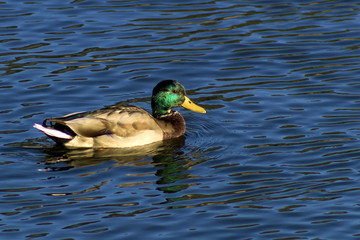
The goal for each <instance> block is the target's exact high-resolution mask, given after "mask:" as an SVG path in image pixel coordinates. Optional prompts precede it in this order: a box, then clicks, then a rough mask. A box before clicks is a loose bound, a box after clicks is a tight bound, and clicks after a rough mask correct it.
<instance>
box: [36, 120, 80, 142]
mask: <svg viewBox="0 0 360 240" xmlns="http://www.w3.org/2000/svg"><path fill="white" fill-rule="evenodd" d="M33 127H34V128H36V129H38V130H40V131H42V132H43V133H45V134H46V135H48V136H49V137H52V138H61V139H73V137H72V136H70V135H69V134H67V133H64V132H62V131H59V130H56V129H54V128H47V127H44V126H43V125H40V124H37V123H35V124H34V126H33Z"/></svg>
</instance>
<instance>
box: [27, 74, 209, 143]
mask: <svg viewBox="0 0 360 240" xmlns="http://www.w3.org/2000/svg"><path fill="white" fill-rule="evenodd" d="M179 106H182V107H184V108H186V109H189V110H192V111H194V112H198V113H206V110H205V109H204V108H202V107H200V106H198V105H196V104H195V103H193V102H192V101H191V100H190V99H189V98H188V97H187V96H186V92H185V88H184V87H183V85H181V84H180V83H179V82H177V81H174V80H165V81H161V82H159V83H158V84H157V85H156V86H155V88H154V89H153V93H152V97H151V108H152V114H150V113H148V112H147V111H145V110H144V109H142V108H140V107H137V106H132V105H126V106H125V105H119V104H118V105H111V106H106V107H105V108H102V109H98V110H95V111H89V112H77V113H71V114H68V115H65V116H63V117H58V118H48V119H45V120H44V122H43V124H42V125H40V124H37V123H35V124H34V128H36V129H38V130H40V131H42V132H44V133H45V134H46V135H47V136H48V137H50V138H51V139H53V140H54V141H55V142H56V143H58V144H62V145H64V146H65V147H70V148H79V147H84V148H126V147H134V146H141V145H146V144H150V143H154V142H158V141H162V140H166V139H172V138H177V137H180V136H182V135H183V134H184V133H185V129H186V126H185V120H184V118H183V117H182V116H181V115H180V113H178V112H177V111H174V110H172V108H174V107H179Z"/></svg>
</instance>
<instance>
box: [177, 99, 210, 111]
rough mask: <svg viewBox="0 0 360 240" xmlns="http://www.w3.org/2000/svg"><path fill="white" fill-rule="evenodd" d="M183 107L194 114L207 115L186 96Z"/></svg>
mask: <svg viewBox="0 0 360 240" xmlns="http://www.w3.org/2000/svg"><path fill="white" fill-rule="evenodd" d="M181 106H182V107H183V108H186V109H189V110H191V111H194V112H198V113H206V110H205V109H204V108H202V107H200V106H198V105H196V104H195V103H193V102H192V101H191V100H190V99H189V98H188V97H187V96H185V101H184V102H183V103H182V104H181Z"/></svg>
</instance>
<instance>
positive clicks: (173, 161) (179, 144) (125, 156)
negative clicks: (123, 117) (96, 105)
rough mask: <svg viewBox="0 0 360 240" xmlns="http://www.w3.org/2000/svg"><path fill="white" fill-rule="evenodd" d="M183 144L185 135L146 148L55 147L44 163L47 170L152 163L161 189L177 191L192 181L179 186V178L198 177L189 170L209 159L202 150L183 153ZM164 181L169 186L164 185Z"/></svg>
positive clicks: (49, 152) (140, 165)
mask: <svg viewBox="0 0 360 240" xmlns="http://www.w3.org/2000/svg"><path fill="white" fill-rule="evenodd" d="M184 144H185V137H184V136H182V137H180V138H177V139H172V140H168V141H165V142H161V143H154V144H151V145H149V146H146V147H144V146H142V147H136V148H129V149H66V148H63V147H61V146H55V147H52V148H49V149H45V150H44V152H45V153H46V157H45V159H44V161H43V162H42V163H43V164H45V170H46V171H66V170H69V169H72V168H81V167H89V166H95V165H99V164H101V163H103V162H106V161H115V163H114V166H115V167H121V166H133V167H142V166H148V165H152V166H154V167H155V168H156V172H155V175H156V176H158V177H159V178H158V180H157V181H156V182H154V183H156V184H159V185H160V186H158V190H160V191H162V192H177V191H181V190H183V189H186V188H188V187H190V185H189V184H180V185H177V184H176V182H177V181H179V180H182V179H188V178H196V176H192V175H190V174H189V173H188V172H187V170H189V169H190V168H191V167H192V166H194V165H196V164H198V163H201V162H203V161H206V159H204V158H203V155H202V154H198V151H199V149H197V150H196V149H191V150H190V152H189V151H188V152H184V151H183V147H184ZM193 152H197V154H193ZM199 157H200V159H199ZM165 184H169V185H166V186H161V185H165ZM127 185H128V183H122V184H120V185H119V187H122V186H127Z"/></svg>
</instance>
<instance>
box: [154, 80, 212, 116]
mask: <svg viewBox="0 0 360 240" xmlns="http://www.w3.org/2000/svg"><path fill="white" fill-rule="evenodd" d="M180 106H181V107H184V108H187V109H189V110H192V111H194V112H199V113H206V110H205V109H204V108H202V107H200V106H198V105H196V104H195V103H193V102H192V101H191V100H190V99H189V98H188V97H187V96H186V91H185V88H184V86H183V85H181V84H180V83H179V82H177V81H174V80H165V81H161V82H159V83H158V84H157V85H156V86H155V87H154V90H153V94H152V97H151V107H152V111H153V115H154V116H155V117H159V116H161V115H165V114H167V113H170V111H171V109H172V108H173V107H180Z"/></svg>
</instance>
